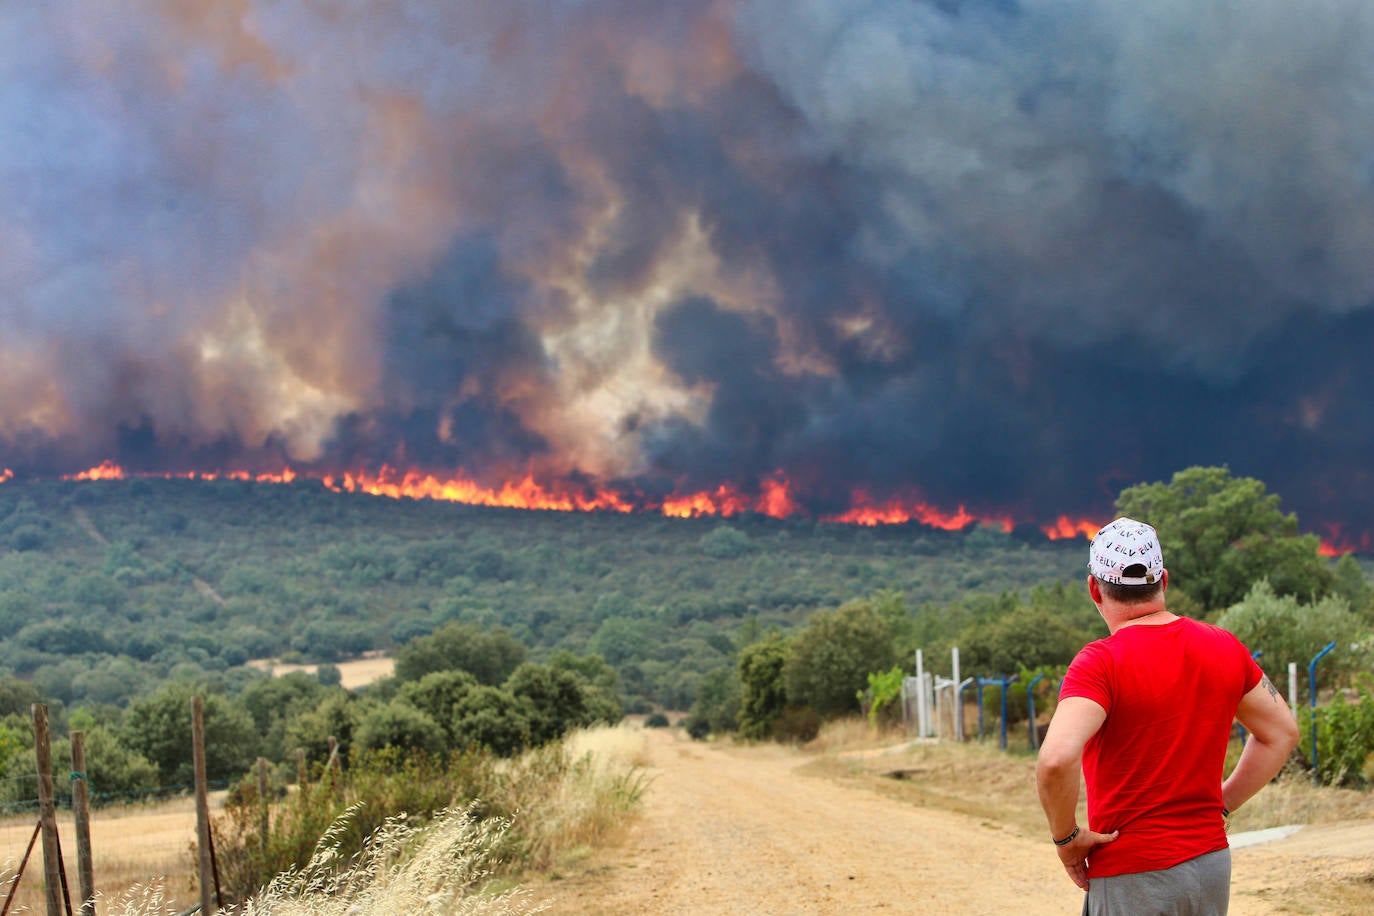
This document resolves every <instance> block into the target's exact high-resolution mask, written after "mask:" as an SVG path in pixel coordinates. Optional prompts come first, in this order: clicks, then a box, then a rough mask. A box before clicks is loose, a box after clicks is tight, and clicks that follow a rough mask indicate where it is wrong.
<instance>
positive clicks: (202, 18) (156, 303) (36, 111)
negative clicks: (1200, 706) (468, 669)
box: [0, 0, 1374, 541]
mask: <svg viewBox="0 0 1374 916" xmlns="http://www.w3.org/2000/svg"><path fill="white" fill-rule="evenodd" d="M1371 248H1374V6H1371V5H1370V4H1368V3H1365V2H1363V0H1330V2H1325V3H1322V4H1317V5H1310V4H1309V5H1302V6H1294V5H1293V4H1290V3H1282V2H1277V0H1244V2H1242V0H1218V2H1216V3H1211V4H1207V5H1206V6H1205V8H1199V7H1198V5H1197V4H1195V3H1184V2H1179V0H1152V2H1150V3H1140V2H1138V0H1132V2H1125V0H1096V2H1093V3H1085V2H1082V0H1025V2H1016V0H939V2H932V0H700V2H693V3H682V2H676V0H634V2H630V0H540V2H530V0H499V2H498V0H490V2H475V0H468V2H442V0H427V2H396V0H388V2H380V0H378V2H368V0H338V2H320V0H299V2H297V0H276V2H265V0H213V2H199V0H118V2H116V0H42V2H39V0H11V2H7V3H5V4H3V6H0V469H7V470H8V471H9V472H11V473H12V474H13V475H15V476H16V477H25V476H52V475H58V474H68V473H73V472H75V471H79V470H81V469H83V468H87V467H90V466H92V465H95V464H97V463H99V462H101V461H107V460H109V461H115V462H117V463H119V464H120V465H121V466H123V467H125V468H128V469H130V470H132V471H147V472H165V471H188V470H207V471H208V470H225V469H231V468H247V469H261V470H274V469H279V468H282V467H287V466H289V467H293V468H301V469H307V470H309V469H313V470H315V471H317V472H320V471H338V470H345V469H375V468H379V467H382V466H388V467H399V468H423V469H426V470H430V471H434V472H439V473H443V472H449V471H459V470H461V471H462V472H463V473H465V474H468V475H471V476H473V477H474V478H476V479H479V480H482V481H487V482H491V483H493V484H496V483H499V482H501V481H503V480H508V479H511V478H512V477H518V476H521V475H526V474H533V475H536V476H538V477H540V478H545V479H563V480H578V481H590V482H612V483H614V484H616V485H617V486H621V487H624V488H627V489H628V490H632V491H634V492H641V493H660V494H661V493H665V492H682V491H689V490H693V489H704V488H711V487H715V486H719V485H728V486H731V487H735V488H739V489H740V490H743V491H745V492H758V491H759V490H760V488H761V487H762V486H763V485H764V484H765V483H766V482H768V481H777V480H786V481H787V482H788V485H789V487H790V493H791V496H792V497H793V499H794V500H796V502H797V503H798V505H799V506H801V507H802V508H803V509H804V510H805V511H807V512H810V513H814V514H817V515H824V514H827V513H831V514H833V513H837V512H842V511H843V510H844V509H845V508H847V507H848V506H850V505H851V504H852V503H853V501H854V499H855V494H856V492H860V491H861V492H863V493H865V494H868V495H869V496H870V497H872V498H873V499H875V500H883V499H889V498H906V499H919V500H922V501H925V502H928V503H931V504H933V505H937V506H942V507H945V508H949V509H953V508H954V507H957V506H966V507H968V509H969V510H970V511H972V512H975V513H985V514H990V515H997V516H999V517H1010V518H1011V519H1013V520H1015V521H1018V522H1035V523H1043V522H1048V521H1050V520H1053V519H1055V518H1057V517H1059V516H1062V515H1068V516H1072V517H1080V516H1086V517H1090V518H1097V519H1099V520H1101V521H1105V520H1106V519H1107V518H1110V513H1111V510H1112V503H1113V501H1114V499H1115V496H1116V494H1117V493H1118V492H1119V491H1120V490H1121V489H1122V488H1123V487H1126V486H1129V485H1132V484H1134V483H1138V482H1142V481H1153V480H1167V479H1169V477H1171V476H1172V474H1173V473H1174V472H1176V471H1178V470H1181V469H1183V468H1186V467H1189V466H1192V465H1214V464H1225V465H1227V466H1229V467H1230V468H1231V470H1232V471H1233V472H1234V473H1236V474H1238V475H1244V476H1253V477H1258V478H1259V479H1261V480H1263V481H1264V482H1265V483H1266V484H1267V485H1268V487H1269V489H1270V490H1271V491H1273V492H1277V493H1279V494H1280V495H1281V496H1282V497H1283V507H1284V509H1285V510H1288V511H1296V512H1297V513H1298V516H1299V520H1300V523H1301V524H1302V527H1303V528H1304V529H1307V530H1314V531H1318V532H1319V533H1322V534H1323V535H1324V536H1329V537H1336V536H1337V535H1339V537H1341V538H1345V539H1347V540H1352V541H1355V540H1358V539H1359V538H1360V537H1362V536H1365V535H1368V534H1369V533H1370V532H1372V531H1374V474H1371V467H1372V464H1374V463H1372V462H1371V457H1370V448H1371V445H1374V436H1372V435H1371V433H1374V411H1371V410H1370V409H1369V407H1368V401H1369V393H1370V391H1371V390H1372V389H1374V386H1371V382H1374V369H1371V365H1374V361H1371V359H1370V350H1371V345H1374V308H1371V306H1372V305H1374V257H1371V256H1370V252H1371Z"/></svg>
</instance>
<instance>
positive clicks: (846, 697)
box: [783, 602, 897, 716]
mask: <svg viewBox="0 0 1374 916" xmlns="http://www.w3.org/2000/svg"><path fill="white" fill-rule="evenodd" d="M896 662H897V659H896V651H895V648H894V646H893V642H892V633H891V630H890V629H889V628H888V625H887V621H886V620H885V619H884V618H883V616H882V615H881V614H879V613H878V612H877V611H875V610H874V609H873V607H872V605H871V604H869V603H868V602H854V603H851V604H847V605H844V606H843V607H841V608H839V609H838V610H833V611H820V612H818V613H817V614H815V615H813V616H812V617H811V619H810V620H809V621H808V622H807V624H806V626H805V627H804V628H803V629H802V630H801V631H800V632H799V633H797V634H796V635H795V636H793V637H792V639H791V651H790V653H789V655H788V658H787V661H786V664H785V667H784V672H783V678H784V681H785V683H786V686H787V701H788V703H789V704H791V705H793V706H805V707H810V708H812V709H814V710H816V712H818V713H819V714H820V715H822V716H832V715H838V714H841V713H845V712H857V711H858V701H857V700H856V699H855V697H856V695H857V692H858V690H859V689H860V688H861V687H862V686H863V685H864V684H865V683H866V682H867V679H868V674H869V672H871V671H885V670H887V669H888V668H890V667H891V666H892V665H893V664H895V663H896Z"/></svg>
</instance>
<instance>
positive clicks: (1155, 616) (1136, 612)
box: [1107, 602, 1178, 633]
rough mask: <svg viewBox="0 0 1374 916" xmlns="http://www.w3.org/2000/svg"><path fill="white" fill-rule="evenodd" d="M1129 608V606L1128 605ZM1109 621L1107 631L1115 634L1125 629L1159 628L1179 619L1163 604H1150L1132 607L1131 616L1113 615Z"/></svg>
mask: <svg viewBox="0 0 1374 916" xmlns="http://www.w3.org/2000/svg"><path fill="white" fill-rule="evenodd" d="M1127 607H1129V605H1127ZM1112 618H1114V619H1109V620H1108V621H1107V629H1109V630H1110V631H1111V632H1113V633H1115V632H1116V631H1117V630H1120V629H1123V628H1125V627H1135V626H1143V627H1158V626H1163V625H1164V624H1166V623H1173V622H1174V621H1175V620H1177V619H1178V615H1177V614H1175V613H1173V612H1172V611H1170V610H1168V609H1166V608H1165V607H1164V605H1163V604H1162V603H1154V602H1152V603H1150V604H1146V605H1141V606H1140V607H1138V608H1137V607H1132V608H1131V611H1130V616H1129V617H1127V616H1126V615H1125V614H1124V613H1123V614H1113V615H1112Z"/></svg>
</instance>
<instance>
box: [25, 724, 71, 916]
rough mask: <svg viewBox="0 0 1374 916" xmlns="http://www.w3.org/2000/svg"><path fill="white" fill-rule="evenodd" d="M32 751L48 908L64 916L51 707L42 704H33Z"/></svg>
mask: <svg viewBox="0 0 1374 916" xmlns="http://www.w3.org/2000/svg"><path fill="white" fill-rule="evenodd" d="M33 749H34V757H35V762H36V763H37V765H38V822H39V824H40V825H41V826H42V828H43V894H44V897H45V899H46V901H47V905H48V916H65V912H66V908H65V907H64V906H63V902H62V864H61V857H62V847H61V845H60V844H59V843H58V839H57V807H56V803H55V802H54V799H53V785H52V745H51V744H50V743H49V739H48V707H47V706H46V705H44V704H42V703H34V704H33Z"/></svg>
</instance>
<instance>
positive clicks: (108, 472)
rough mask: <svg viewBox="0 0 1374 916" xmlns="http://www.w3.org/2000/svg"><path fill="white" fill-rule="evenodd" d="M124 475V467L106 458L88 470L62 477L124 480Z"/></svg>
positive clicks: (67, 478) (70, 478) (66, 478)
mask: <svg viewBox="0 0 1374 916" xmlns="http://www.w3.org/2000/svg"><path fill="white" fill-rule="evenodd" d="M124 476H125V475H124V469H123V468H122V467H120V466H119V465H117V464H115V463H114V462H113V461H109V460H106V461H102V462H100V464H98V465H96V466H95V467H93V468H91V469H90V470H88V471H82V472H81V473H80V474H73V475H71V476H70V477H64V478H62V479H63V480H123V479H124Z"/></svg>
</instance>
